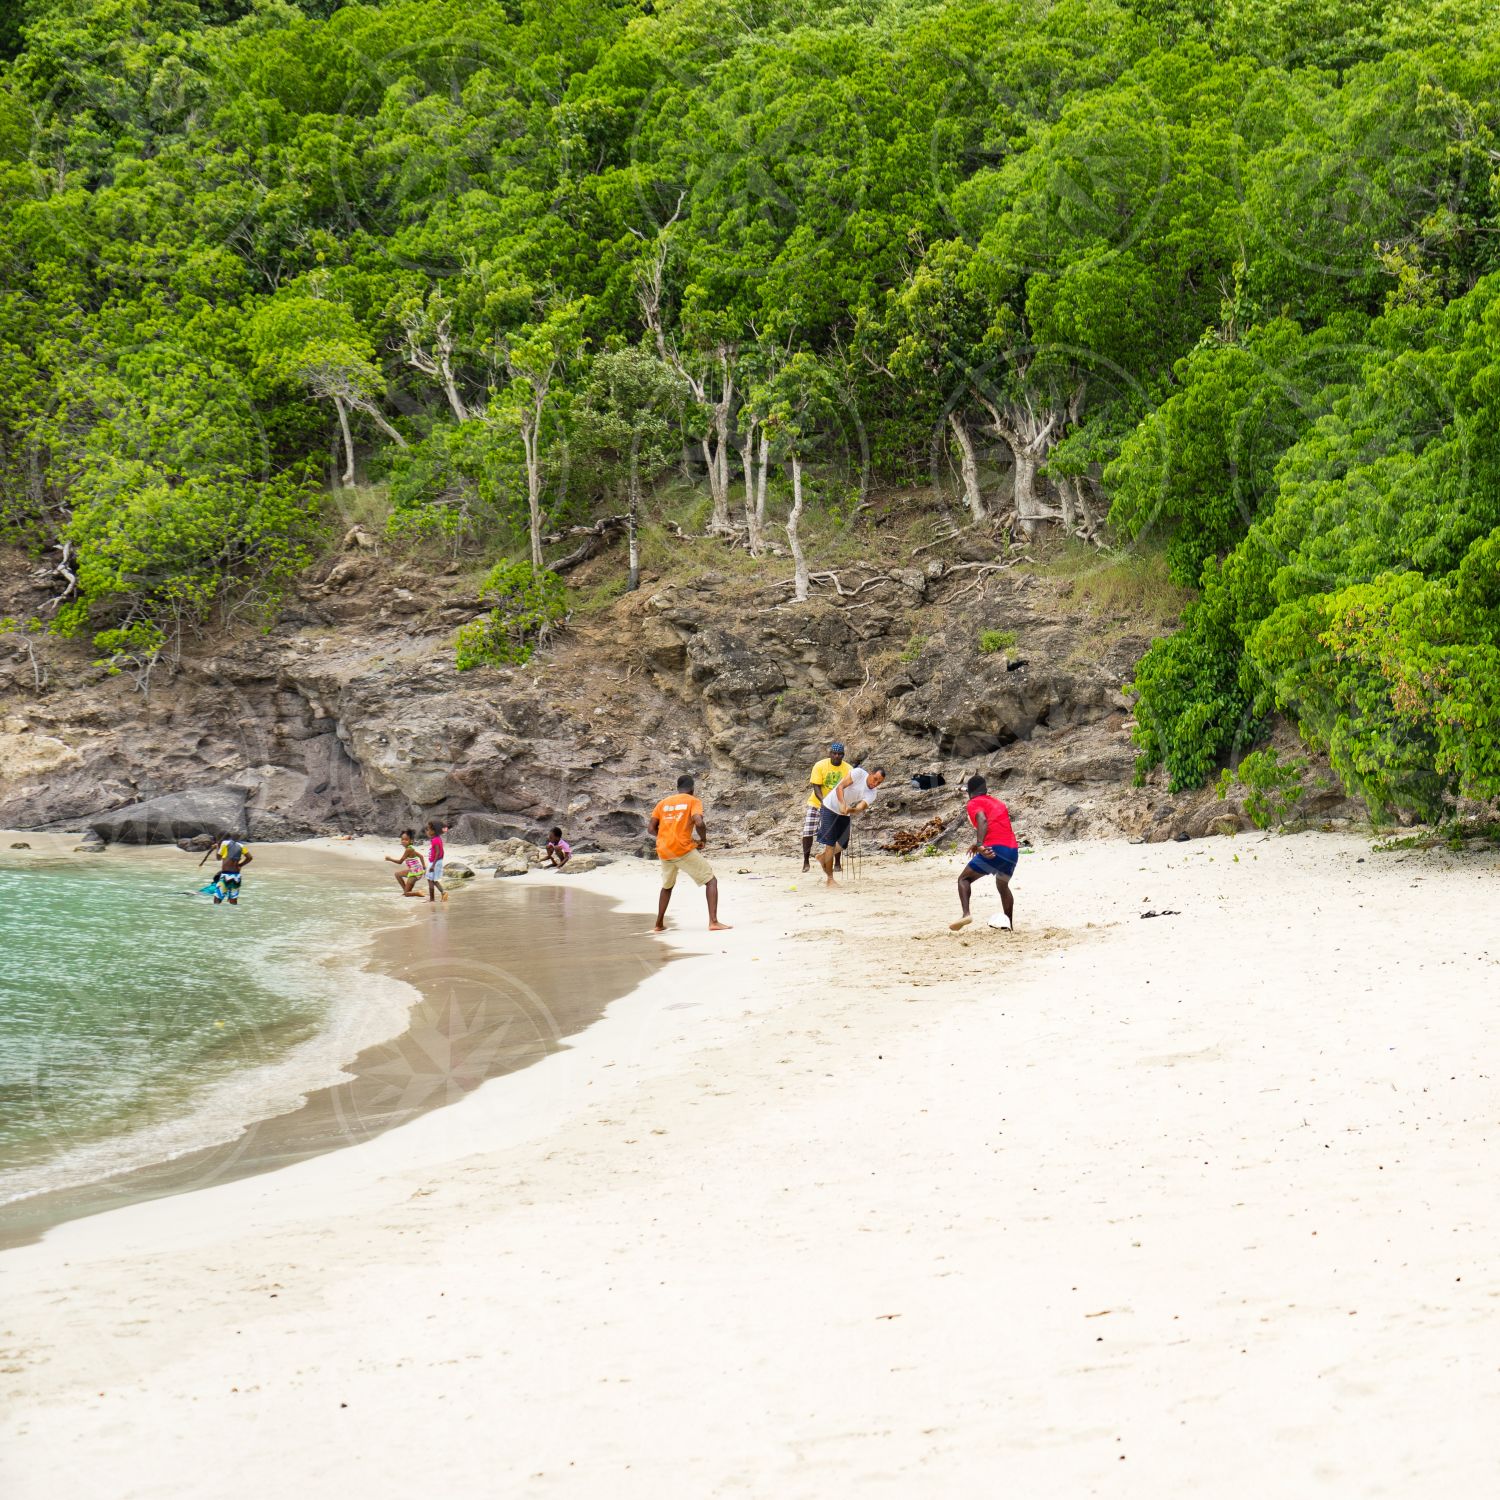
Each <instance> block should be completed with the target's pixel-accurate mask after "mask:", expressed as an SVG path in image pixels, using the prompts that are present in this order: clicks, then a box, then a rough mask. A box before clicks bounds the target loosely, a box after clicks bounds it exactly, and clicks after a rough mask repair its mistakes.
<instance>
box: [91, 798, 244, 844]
mask: <svg viewBox="0 0 1500 1500" xmlns="http://www.w3.org/2000/svg"><path fill="white" fill-rule="evenodd" d="M246 800H247V799H246V793H245V790H244V788H243V787H234V786H212V787H209V786H206V787H195V788H194V789H193V790H191V791H187V792H171V793H169V794H168V795H167V796H165V797H152V798H151V799H150V801H148V802H136V803H134V804H132V805H131V806H130V807H121V808H116V809H115V811H114V812H108V813H101V814H100V815H99V816H98V817H95V818H90V819H89V828H90V829H91V830H92V831H93V832H94V833H96V834H97V835H98V836H99V837H100V838H101V839H103V840H104V842H105V843H106V844H175V843H176V842H177V841H178V840H179V839H193V838H198V837H205V838H218V837H220V836H221V835H223V834H226V833H228V834H233V835H234V836H235V837H236V838H245V837H246V836H247V834H248V832H249V829H248V827H247V820H246V816H245V802H246Z"/></svg>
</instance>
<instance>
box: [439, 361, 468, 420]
mask: <svg viewBox="0 0 1500 1500" xmlns="http://www.w3.org/2000/svg"><path fill="white" fill-rule="evenodd" d="M441 366H442V371H443V390H444V392H445V393H446V394H447V397H448V405H449V406H451V407H452V408H453V415H454V416H455V417H457V418H458V420H459V421H460V422H467V421H468V420H469V408H468V407H467V406H465V405H464V398H463V397H462V396H460V395H459V393H458V382H457V381H456V380H455V379H454V378H453V366H452V364H451V363H450V361H449V358H448V351H447V350H446V349H444V350H443V351H442V356H441Z"/></svg>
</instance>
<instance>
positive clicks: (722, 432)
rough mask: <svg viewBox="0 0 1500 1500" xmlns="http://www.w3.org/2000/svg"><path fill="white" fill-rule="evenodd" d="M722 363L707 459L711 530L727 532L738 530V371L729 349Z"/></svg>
mask: <svg viewBox="0 0 1500 1500" xmlns="http://www.w3.org/2000/svg"><path fill="white" fill-rule="evenodd" d="M718 361H719V373H720V376H721V379H722V384H721V385H720V387H719V398H718V400H717V401H715V402H714V430H713V437H712V439H709V438H704V440H703V456H704V457H705V458H706V459H707V460H708V492H709V494H710V495H711V496H712V498H713V518H712V520H710V522H709V525H708V529H709V530H710V531H715V532H725V531H732V530H733V529H734V528H733V527H732V526H731V525H730V523H729V418H730V414H731V413H732V412H733V411H734V371H733V369H732V368H731V367H730V363H729V350H727V349H720V350H719V351H718Z"/></svg>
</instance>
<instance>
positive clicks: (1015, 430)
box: [981, 398, 1062, 537]
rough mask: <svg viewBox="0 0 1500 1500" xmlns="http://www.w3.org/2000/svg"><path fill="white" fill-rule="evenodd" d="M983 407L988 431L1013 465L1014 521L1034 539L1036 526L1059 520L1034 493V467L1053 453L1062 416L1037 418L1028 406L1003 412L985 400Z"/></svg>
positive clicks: (1050, 414)
mask: <svg viewBox="0 0 1500 1500" xmlns="http://www.w3.org/2000/svg"><path fill="white" fill-rule="evenodd" d="M981 399H983V398H981ZM984 405H985V408H986V410H987V411H988V412H989V414H990V422H991V430H992V431H993V432H994V433H995V435H996V436H997V437H999V438H1001V439H1003V440H1004V442H1005V445H1006V447H1008V448H1009V449H1010V452H1011V457H1012V459H1013V460H1014V462H1015V500H1014V503H1015V513H1016V520H1017V521H1018V522H1019V523H1020V526H1021V531H1022V532H1023V534H1024V535H1026V536H1028V537H1031V536H1035V535H1036V528H1037V524H1038V522H1041V521H1057V520H1061V519H1062V515H1061V512H1060V511H1055V510H1049V509H1048V508H1047V507H1046V506H1045V505H1043V504H1042V502H1041V501H1040V500H1039V499H1038V498H1037V493H1036V471H1037V467H1038V465H1039V464H1041V463H1043V462H1045V461H1046V457H1047V454H1048V453H1050V452H1051V451H1052V448H1053V446H1054V444H1055V441H1056V440H1055V439H1054V437H1053V432H1054V430H1055V429H1056V428H1057V427H1058V422H1059V417H1060V416H1061V415H1062V414H1061V413H1060V412H1057V411H1052V412H1043V413H1042V414H1038V413H1037V412H1036V411H1034V410H1033V409H1032V408H1031V406H1030V405H1029V404H1026V405H1016V404H1010V405H1007V406H1006V407H1005V408H1004V410H1001V408H999V407H997V406H996V405H994V403H992V402H990V401H988V400H985V402H984ZM1044 417H1045V420H1043V418H1044Z"/></svg>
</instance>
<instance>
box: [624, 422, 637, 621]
mask: <svg viewBox="0 0 1500 1500" xmlns="http://www.w3.org/2000/svg"><path fill="white" fill-rule="evenodd" d="M639 449H640V439H639V438H637V437H632V438H631V441H630V504H629V506H628V507H627V508H626V511H625V534H626V538H627V545H628V547H629V549H630V576H629V577H628V578H627V579H626V582H625V592H626V593H627V594H633V593H634V592H635V591H636V590H637V589H638V588H640V586H641V548H640V540H639V538H638V536H637V535H636V531H637V527H638V525H639V521H638V517H639V515H640V506H641V475H640V462H639Z"/></svg>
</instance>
